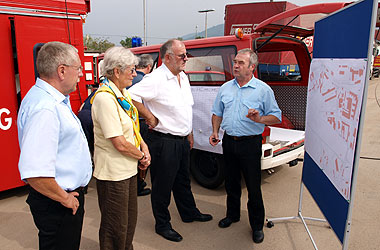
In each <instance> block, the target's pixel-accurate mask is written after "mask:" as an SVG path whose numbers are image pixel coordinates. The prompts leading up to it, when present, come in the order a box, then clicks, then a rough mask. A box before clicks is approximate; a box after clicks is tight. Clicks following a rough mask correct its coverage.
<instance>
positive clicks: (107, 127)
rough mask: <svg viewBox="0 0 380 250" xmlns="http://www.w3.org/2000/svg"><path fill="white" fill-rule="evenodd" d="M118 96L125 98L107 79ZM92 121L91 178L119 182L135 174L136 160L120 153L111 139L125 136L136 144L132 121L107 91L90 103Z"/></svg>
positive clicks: (97, 95) (125, 93)
mask: <svg viewBox="0 0 380 250" xmlns="http://www.w3.org/2000/svg"><path fill="white" fill-rule="evenodd" d="M107 84H108V85H109V86H110V87H111V89H112V90H113V92H114V93H115V95H116V96H117V97H122V96H124V97H126V96H127V95H128V94H127V90H125V89H123V92H120V90H119V89H118V88H117V87H116V85H115V84H114V83H113V82H112V81H110V80H108V83H107ZM91 112H92V120H93V122H94V139H95V149H94V163H95V164H94V165H95V169H94V176H95V177H96V178H97V179H99V180H108V181H121V180H125V179H128V178H130V177H132V176H134V175H136V174H137V159H135V158H132V157H129V156H125V155H123V154H122V153H120V152H119V151H118V150H117V149H116V148H115V147H114V146H113V144H112V141H111V140H110V138H112V137H116V136H124V138H125V139H126V140H127V141H128V142H130V143H132V144H133V145H135V140H134V137H133V124H132V122H133V121H132V119H131V118H130V117H129V116H128V114H127V113H126V112H125V111H124V109H123V108H122V107H121V105H120V104H119V103H118V101H117V100H116V98H115V96H114V95H112V94H110V93H108V92H99V93H97V94H96V96H95V97H94V101H93V103H92V109H91Z"/></svg>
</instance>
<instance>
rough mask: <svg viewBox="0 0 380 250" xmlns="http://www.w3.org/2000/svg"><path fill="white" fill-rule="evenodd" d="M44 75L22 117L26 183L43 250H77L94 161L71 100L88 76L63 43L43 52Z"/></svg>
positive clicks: (41, 69) (19, 123)
mask: <svg viewBox="0 0 380 250" xmlns="http://www.w3.org/2000/svg"><path fill="white" fill-rule="evenodd" d="M37 70H38V73H39V75H40V77H39V78H37V80H36V84H35V85H34V86H33V87H32V88H31V89H30V90H29V91H28V93H27V94H26V95H25V97H24V99H23V101H22V103H21V107H20V111H19V113H18V117H17V128H18V135H19V144H20V149H21V153H20V159H19V170H20V174H21V179H22V180H24V181H27V182H28V183H29V185H30V187H31V188H30V193H29V196H28V199H27V203H28V204H29V207H30V210H31V212H32V215H33V219H34V222H35V224H36V226H37V228H38V230H39V233H38V236H39V249H67V250H77V249H79V246H80V238H81V233H82V225H83V216H84V192H83V191H84V190H83V188H84V187H85V186H86V185H87V184H88V182H89V181H90V179H91V173H92V166H91V156H90V151H89V149H88V145H87V141H86V137H85V134H84V133H83V130H82V127H81V124H80V121H79V119H78V118H77V117H76V116H75V114H74V113H73V111H72V110H71V106H70V99H69V94H70V93H71V92H73V91H75V89H76V85H77V82H78V79H79V77H81V76H83V73H82V66H81V61H80V58H79V56H78V51H77V49H75V48H74V47H73V46H71V45H69V44H65V43H61V42H50V43H47V44H45V45H44V46H42V48H41V50H40V51H39V53H38V56H37Z"/></svg>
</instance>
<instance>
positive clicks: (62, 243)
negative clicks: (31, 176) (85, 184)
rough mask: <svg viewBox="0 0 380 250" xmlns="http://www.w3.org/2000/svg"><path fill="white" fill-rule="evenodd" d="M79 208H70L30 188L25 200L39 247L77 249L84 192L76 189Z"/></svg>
mask: <svg viewBox="0 0 380 250" xmlns="http://www.w3.org/2000/svg"><path fill="white" fill-rule="evenodd" d="M78 193H79V196H78V197H77V199H78V201H79V208H78V210H77V212H76V214H75V215H73V211H72V209H69V208H66V207H64V206H62V205H61V203H59V202H57V201H54V200H52V199H50V198H48V197H46V196H44V195H42V194H41V193H39V192H37V191H36V190H34V189H33V188H30V193H29V196H28V198H27V200H26V202H27V203H28V204H29V207H30V211H31V212H32V215H33V220H34V223H35V224H36V227H37V228H38V230H39V232H38V238H39V249H41V250H45V249H46V250H47V249H49V250H51V249H55V250H78V249H79V246H80V239H81V235H82V225H83V216H84V193H83V191H82V190H81V191H78Z"/></svg>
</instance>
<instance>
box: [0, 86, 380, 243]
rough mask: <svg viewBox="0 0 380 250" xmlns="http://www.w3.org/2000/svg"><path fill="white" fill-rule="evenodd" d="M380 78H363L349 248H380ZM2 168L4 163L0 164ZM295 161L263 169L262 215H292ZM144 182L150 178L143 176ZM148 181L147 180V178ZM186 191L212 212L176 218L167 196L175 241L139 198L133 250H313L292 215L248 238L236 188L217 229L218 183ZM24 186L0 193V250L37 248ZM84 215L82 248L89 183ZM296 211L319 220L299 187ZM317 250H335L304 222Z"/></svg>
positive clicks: (92, 226)
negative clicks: (236, 212)
mask: <svg viewBox="0 0 380 250" xmlns="http://www.w3.org/2000/svg"><path fill="white" fill-rule="evenodd" d="M379 85H380V80H379V79H375V80H371V81H370V82H369V91H368V99H367V108H366V111H365V124H364V134H363V139H362V145H361V157H363V158H361V159H360V163H359V172H358V178H357V188H356V192H355V196H354V208H353V214H352V227H351V232H350V234H349V247H348V249H351V250H357V249H360V250H361V249H366V250H367V249H380V237H379V226H380V225H379V222H380V161H379V158H380V106H379V104H378V102H380V86H379ZM3 167H4V166H3ZM301 174H302V162H300V163H299V164H298V165H296V166H294V167H288V166H287V165H283V166H280V167H278V168H275V172H274V173H273V174H268V173H267V172H264V171H263V177H262V190H263V197H264V202H265V207H266V216H267V217H268V218H277V217H284V216H296V215H297V211H298V204H299V194H300V183H301ZM148 180H149V176H148ZM148 186H150V184H149V182H148ZM192 190H193V193H194V196H195V199H196V202H197V205H198V207H199V209H200V210H201V211H202V212H204V213H211V214H212V215H213V216H214V219H213V220H212V221H210V222H192V223H183V222H182V221H181V219H180V217H179V215H178V212H177V210H176V207H175V204H174V201H172V203H171V205H170V212H171V217H172V225H173V228H174V229H175V230H177V231H178V232H179V233H180V234H181V235H182V236H183V238H184V239H183V241H182V242H179V243H175V242H169V241H167V240H165V239H163V238H162V237H161V236H159V235H157V234H155V232H154V219H153V215H152V209H151V205H150V196H144V197H138V206H139V212H138V213H139V214H138V223H137V228H136V234H135V237H134V249H135V250H139V249H142V250H155V249H163V250H171V249H183V250H190V249H191V250H193V249H196V250H206V249H207V250H210V249H218V250H235V249H268V250H274V249H276V250H305V249H314V248H313V245H312V243H311V241H310V239H309V236H308V234H307V233H306V230H305V228H304V226H303V224H302V223H301V221H300V220H299V219H295V220H287V221H283V222H276V223H275V224H274V227H272V228H267V227H265V228H264V234H265V239H264V242H263V243H261V244H254V243H253V241H252V237H251V230H250V227H249V223H248V214H247V208H246V203H247V193H246V191H245V190H243V195H242V211H241V220H240V222H238V223H234V224H232V226H230V227H229V228H226V229H221V228H219V227H218V221H219V220H220V219H222V218H223V217H224V216H225V200H226V194H225V191H224V188H223V187H220V188H218V189H215V190H208V189H205V188H203V187H201V186H199V185H198V184H197V183H196V182H195V181H192ZM27 192H28V191H27V188H25V187H22V188H17V189H14V190H9V191H5V192H0V249H2V250H18V249H38V237H37V230H36V228H35V226H34V223H33V218H32V216H31V214H30V211H29V207H28V205H27V204H26V203H25V200H26V196H27ZM85 209H86V214H85V220H84V226H83V234H82V242H81V249H91V250H93V249H99V246H98V229H99V222H100V213H99V208H98V203H97V194H96V187H95V183H94V182H93V181H92V182H91V183H90V186H89V189H88V194H87V195H86V205H85ZM302 214H303V216H305V217H315V218H323V215H322V213H321V212H320V210H319V208H318V206H317V205H316V203H315V202H314V201H313V198H312V197H311V196H310V195H309V193H308V191H307V190H306V189H305V190H304V195H303V199H302ZM307 223H308V226H309V229H310V231H311V234H312V235H313V237H314V240H315V242H316V244H317V246H318V249H322V250H333V249H341V248H342V245H341V243H340V241H339V240H338V238H337V237H336V236H335V233H334V232H333V230H332V229H331V228H329V226H328V224H327V223H324V222H316V221H312V222H307Z"/></svg>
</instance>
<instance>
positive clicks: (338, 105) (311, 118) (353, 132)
mask: <svg viewBox="0 0 380 250" xmlns="http://www.w3.org/2000/svg"><path fill="white" fill-rule="evenodd" d="M366 66H367V62H366V61H365V60H364V59H363V60H360V59H359V60H358V59H313V62H312V64H311V68H310V72H311V74H310V76H309V87H308V102H307V110H306V137H305V149H306V151H307V152H308V153H309V155H310V156H311V157H312V158H313V160H314V162H315V163H316V164H318V166H319V167H320V168H321V169H322V171H323V172H324V173H325V175H326V176H327V177H328V178H329V180H330V181H331V182H332V183H333V184H334V186H335V188H336V189H337V190H338V191H339V192H340V193H341V194H342V195H343V196H344V197H345V199H346V200H349V198H350V187H351V176H352V168H353V163H354V154H355V147H356V141H357V131H358V126H359V119H360V110H361V104H362V96H363V90H364V84H365V75H366Z"/></svg>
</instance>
